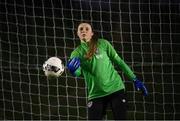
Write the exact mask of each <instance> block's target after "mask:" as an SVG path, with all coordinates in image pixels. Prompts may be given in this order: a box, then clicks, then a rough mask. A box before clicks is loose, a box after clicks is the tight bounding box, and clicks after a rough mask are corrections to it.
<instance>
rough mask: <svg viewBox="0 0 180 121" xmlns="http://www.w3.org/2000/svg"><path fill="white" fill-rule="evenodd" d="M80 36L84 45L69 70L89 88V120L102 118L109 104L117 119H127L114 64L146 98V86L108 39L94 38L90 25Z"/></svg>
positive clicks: (82, 28)
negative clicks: (83, 80)
mask: <svg viewBox="0 0 180 121" xmlns="http://www.w3.org/2000/svg"><path fill="white" fill-rule="evenodd" d="M77 35H78V37H79V39H80V41H81V44H80V45H79V46H78V47H77V48H76V49H75V50H74V51H73V52H72V53H71V56H70V60H69V62H68V64H67V68H68V69H69V70H70V72H71V73H72V74H73V75H74V76H80V75H81V74H82V75H83V76H84V79H85V82H86V85H87V89H88V101H89V102H88V105H87V106H88V119H89V120H91V119H97V120H98V119H103V116H104V114H105V111H106V108H107V105H110V107H111V109H112V112H113V116H114V119H115V120H120V119H126V112H127V110H126V109H127V108H126V104H127V101H126V95H125V86H124V83H123V80H122V78H121V77H120V75H119V74H118V72H117V71H116V70H115V68H114V66H113V64H112V63H114V64H117V65H118V67H119V68H120V69H121V70H122V71H123V72H124V73H125V74H126V75H127V77H128V78H129V79H130V80H132V81H133V82H134V84H135V87H136V89H137V90H141V91H142V92H143V95H144V96H147V94H148V92H147V89H146V87H145V86H144V84H143V83H142V82H141V81H140V80H138V79H137V78H136V75H135V74H134V73H133V71H132V70H131V69H130V68H129V66H128V65H127V64H126V63H125V62H124V61H123V60H122V59H121V58H120V57H119V55H118V54H117V52H116V51H115V49H114V48H113V47H112V45H111V44H110V43H109V42H108V41H107V40H105V39H96V38H94V32H93V31H92V27H91V25H90V24H89V23H80V24H79V26H78V30H77Z"/></svg>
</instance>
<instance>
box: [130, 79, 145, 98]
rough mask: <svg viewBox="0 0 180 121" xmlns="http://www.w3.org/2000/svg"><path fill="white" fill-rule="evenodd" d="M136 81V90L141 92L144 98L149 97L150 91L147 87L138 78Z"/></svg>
mask: <svg viewBox="0 0 180 121" xmlns="http://www.w3.org/2000/svg"><path fill="white" fill-rule="evenodd" d="M133 80H134V86H135V88H136V90H138V91H139V90H141V91H142V93H143V95H144V96H147V95H148V91H147V88H146V87H145V85H144V84H143V83H142V82H141V81H140V80H139V79H137V78H135V79H133Z"/></svg>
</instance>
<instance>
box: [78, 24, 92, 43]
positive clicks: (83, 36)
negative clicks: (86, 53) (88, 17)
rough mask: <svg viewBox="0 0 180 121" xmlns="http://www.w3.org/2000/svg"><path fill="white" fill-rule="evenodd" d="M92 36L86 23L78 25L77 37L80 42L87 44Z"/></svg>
mask: <svg viewBox="0 0 180 121" xmlns="http://www.w3.org/2000/svg"><path fill="white" fill-rule="evenodd" d="M93 34H94V33H93V32H92V28H91V26H90V25H89V24H88V23H81V24H79V26H78V31H77V35H78V37H79V39H80V40H81V41H84V42H89V41H90V40H91V38H92V36H93Z"/></svg>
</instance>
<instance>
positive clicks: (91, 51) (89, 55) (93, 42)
mask: <svg viewBox="0 0 180 121" xmlns="http://www.w3.org/2000/svg"><path fill="white" fill-rule="evenodd" d="M82 23H87V24H89V25H90V26H91V28H92V32H93V33H94V35H93V36H92V38H91V40H90V41H89V42H88V43H87V44H88V46H89V50H88V51H87V53H86V55H85V58H86V59H89V60H90V59H91V58H92V57H93V56H94V54H95V52H96V50H97V41H98V37H97V34H96V33H95V31H94V30H93V27H92V25H91V24H90V23H89V22H86V21H83V22H80V23H79V24H78V26H79V25H80V24H82ZM77 28H78V27H77Z"/></svg>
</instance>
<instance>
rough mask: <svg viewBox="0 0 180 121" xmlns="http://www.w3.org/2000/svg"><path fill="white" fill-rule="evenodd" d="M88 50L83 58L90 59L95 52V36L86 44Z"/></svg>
mask: <svg viewBox="0 0 180 121" xmlns="http://www.w3.org/2000/svg"><path fill="white" fill-rule="evenodd" d="M88 45H89V50H88V51H87V53H86V55H85V58H87V59H91V58H92V57H93V55H94V54H95V52H96V50H97V37H96V36H95V34H94V35H93V36H92V38H91V40H90V41H89V42H88Z"/></svg>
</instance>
